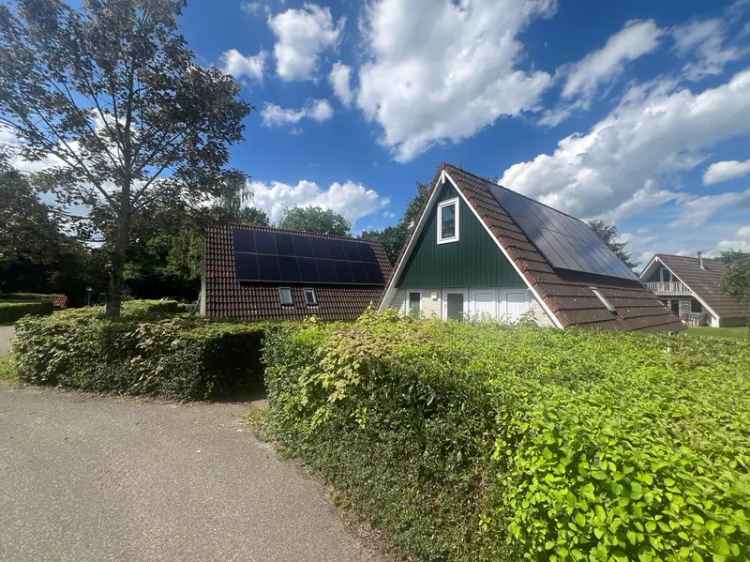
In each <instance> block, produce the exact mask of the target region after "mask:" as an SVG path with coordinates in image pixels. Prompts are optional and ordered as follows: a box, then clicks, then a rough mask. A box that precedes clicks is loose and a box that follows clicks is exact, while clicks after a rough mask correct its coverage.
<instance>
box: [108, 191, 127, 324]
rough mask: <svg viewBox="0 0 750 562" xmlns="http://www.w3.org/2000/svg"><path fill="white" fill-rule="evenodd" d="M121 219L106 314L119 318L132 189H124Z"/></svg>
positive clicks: (116, 239)
mask: <svg viewBox="0 0 750 562" xmlns="http://www.w3.org/2000/svg"><path fill="white" fill-rule="evenodd" d="M118 218H119V221H118V224H117V232H116V233H115V240H114V248H113V252H112V258H111V264H110V270H109V295H108V296H107V307H106V310H105V314H106V316H109V317H110V318H119V317H120V310H121V308H122V286H123V273H124V269H125V255H126V253H127V250H128V244H129V242H130V189H128V188H125V189H123V190H122V199H121V202H120V213H119V217H118Z"/></svg>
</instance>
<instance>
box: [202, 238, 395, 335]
mask: <svg viewBox="0 0 750 562" xmlns="http://www.w3.org/2000/svg"><path fill="white" fill-rule="evenodd" d="M390 274H391V265H390V262H389V261H388V258H387V257H386V254H385V251H384V250H383V247H382V246H381V245H380V243H378V242H373V241H369V240H355V239H352V238H345V237H338V236H326V235H322V234H313V233H309V232H300V231H293V230H281V229H277V228H269V227H261V226H241V225H222V226H213V227H210V228H208V229H207V232H206V240H205V252H204V261H203V275H202V283H201V296H200V311H201V314H202V315H203V316H205V317H207V318H212V319H217V320H219V319H221V320H230V319H231V320H243V321H259V320H303V319H305V318H307V317H311V316H315V317H317V318H320V319H321V320H354V319H356V318H357V317H358V316H360V315H361V314H362V313H363V312H364V311H365V310H366V309H367V307H368V306H377V305H378V303H379V302H380V299H381V297H382V295H383V289H384V287H385V283H386V281H387V280H388V278H389V277H390Z"/></svg>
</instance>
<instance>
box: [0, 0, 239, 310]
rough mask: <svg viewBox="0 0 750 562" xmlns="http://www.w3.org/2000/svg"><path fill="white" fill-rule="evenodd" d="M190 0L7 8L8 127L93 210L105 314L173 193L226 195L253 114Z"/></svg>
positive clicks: (26, 0) (1, 39)
mask: <svg viewBox="0 0 750 562" xmlns="http://www.w3.org/2000/svg"><path fill="white" fill-rule="evenodd" d="M184 6H185V1H184V0H85V1H84V2H83V6H82V8H81V9H80V10H75V9H73V8H71V7H70V6H68V5H67V4H65V3H64V2H63V1H61V0H17V1H16V2H15V3H14V4H13V6H12V7H8V6H5V5H0V125H1V126H4V127H7V128H9V129H10V130H11V132H12V133H13V134H14V135H15V137H16V138H17V140H18V142H19V143H20V146H21V153H22V156H23V157H25V158H26V159H28V160H41V159H45V161H46V162H47V163H49V164H50V165H49V167H48V168H47V169H46V170H45V172H44V174H43V175H42V178H43V179H44V180H45V181H44V185H45V186H46V188H47V189H49V190H51V191H53V192H54V193H55V194H56V197H57V201H58V204H59V205H60V206H63V207H65V206H70V205H72V204H78V205H84V206H86V207H88V208H89V210H90V212H89V213H88V214H87V219H88V220H89V221H90V225H89V226H90V231H93V232H97V233H98V234H99V235H101V236H103V239H104V242H105V246H104V247H105V249H106V251H107V253H108V257H109V260H108V261H109V294H108V300H107V313H108V314H109V315H112V316H117V315H119V312H120V301H121V292H122V287H123V273H124V265H125V261H126V258H127V251H128V248H129V247H130V244H131V242H132V239H133V236H134V227H135V226H136V223H137V222H139V220H142V219H145V218H147V213H148V212H149V210H150V205H151V203H152V202H153V201H154V200H155V199H158V198H159V197H161V196H162V194H163V193H164V192H165V191H166V192H168V193H169V194H170V196H173V197H177V198H179V199H180V200H186V201H194V202H197V201H198V200H201V199H204V198H206V197H209V196H216V195H218V194H219V193H220V192H221V191H222V189H223V187H224V182H223V178H224V176H225V165H226V163H227V160H228V145H229V144H231V143H233V142H236V141H239V140H240V139H241V138H242V131H243V125H242V120H243V118H244V117H245V115H247V113H248V112H249V111H250V107H249V105H248V104H247V103H245V102H244V101H241V100H240V99H238V92H239V87H238V85H237V84H236V83H235V81H234V80H233V79H232V78H231V77H230V76H227V75H225V74H224V73H222V72H221V71H220V70H217V69H213V68H210V69H204V68H202V67H200V66H199V65H198V64H197V63H196V62H195V60H194V56H193V53H192V52H191V51H190V50H189V49H188V48H187V46H186V43H185V40H184V38H183V37H182V35H181V34H180V32H179V30H178V27H177V18H178V17H179V15H180V13H181V12H182V10H183V8H184Z"/></svg>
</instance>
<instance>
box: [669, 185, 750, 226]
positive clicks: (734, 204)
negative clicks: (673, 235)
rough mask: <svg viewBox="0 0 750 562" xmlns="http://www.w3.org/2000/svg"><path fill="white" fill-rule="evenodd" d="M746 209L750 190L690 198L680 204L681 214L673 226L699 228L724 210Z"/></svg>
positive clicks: (749, 205) (749, 204)
mask: <svg viewBox="0 0 750 562" xmlns="http://www.w3.org/2000/svg"><path fill="white" fill-rule="evenodd" d="M747 207H750V189H748V190H746V191H742V192H730V193H721V194H719V195H703V196H700V197H691V198H690V199H688V200H686V201H685V202H683V203H682V213H681V215H680V217H679V218H678V219H677V220H676V221H675V222H674V224H675V225H676V226H701V225H703V224H705V223H706V222H708V220H709V219H710V218H712V217H714V216H716V215H717V214H718V213H719V212H721V211H723V210H725V209H729V208H733V209H737V208H747Z"/></svg>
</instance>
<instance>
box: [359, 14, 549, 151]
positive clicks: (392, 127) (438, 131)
mask: <svg viewBox="0 0 750 562" xmlns="http://www.w3.org/2000/svg"><path fill="white" fill-rule="evenodd" d="M554 6H555V4H554V2H553V1H552V0H533V1H532V0H524V1H521V0H477V1H475V2H471V3H469V2H466V1H461V2H457V1H451V0H442V1H440V2H438V1H437V0H408V1H407V0H378V1H376V2H373V3H371V4H369V5H368V7H367V9H366V12H365V19H364V26H363V27H364V31H365V38H366V43H367V45H368V51H369V52H368V55H369V59H368V60H367V62H366V63H365V64H363V65H362V67H361V68H360V70H359V93H358V95H357V104H358V106H359V107H360V108H361V109H362V111H363V112H364V114H365V116H366V117H367V118H368V119H370V120H371V121H374V122H376V123H378V124H379V125H380V126H381V127H382V128H383V136H382V139H381V141H382V143H383V144H384V145H386V146H388V147H389V148H391V149H393V151H394V153H395V156H396V159H397V160H400V161H407V160H410V159H412V158H414V157H415V156H417V155H418V154H420V153H422V152H424V151H425V150H427V149H428V148H429V147H430V146H431V145H433V144H435V143H436V142H441V141H446V140H451V141H458V140H461V139H464V138H466V137H470V136H472V135H473V134H475V133H476V132H477V131H479V130H480V129H482V128H483V127H485V126H487V125H490V124H492V123H494V122H495V121H496V120H497V119H498V118H499V117H501V116H514V115H518V114H520V113H521V112H523V111H530V110H536V109H537V104H538V101H539V96H540V94H541V93H542V92H543V91H544V90H545V89H546V88H547V86H548V85H549V84H550V82H551V77H550V76H549V74H547V73H546V72H534V71H525V70H520V69H519V68H518V67H517V66H518V63H519V62H520V61H521V59H522V58H523V54H524V53H523V45H522V44H521V42H520V41H519V40H518V38H517V37H518V35H519V34H520V33H521V32H522V31H523V30H524V29H525V28H526V26H527V25H528V24H529V23H530V22H531V21H532V20H533V19H535V18H537V17H542V16H547V15H550V14H551V13H552V12H553V11H554Z"/></svg>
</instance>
